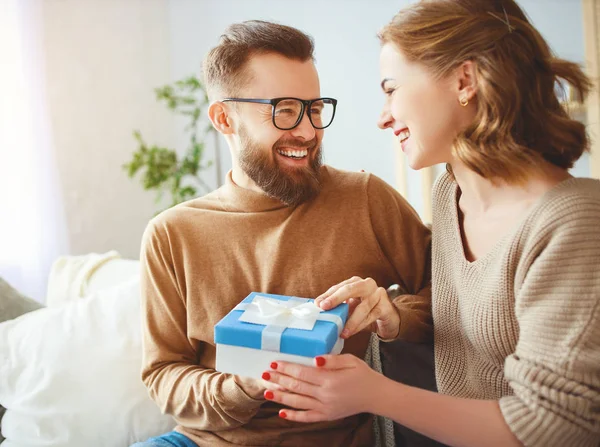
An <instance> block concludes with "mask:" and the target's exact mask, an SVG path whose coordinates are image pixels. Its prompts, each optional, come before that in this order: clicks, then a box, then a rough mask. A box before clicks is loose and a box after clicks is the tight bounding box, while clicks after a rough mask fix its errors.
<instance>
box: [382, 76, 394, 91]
mask: <svg viewBox="0 0 600 447" xmlns="http://www.w3.org/2000/svg"><path fill="white" fill-rule="evenodd" d="M388 81H393V79H392V78H385V79H384V80H383V81H381V90H385V83H386V82H388Z"/></svg>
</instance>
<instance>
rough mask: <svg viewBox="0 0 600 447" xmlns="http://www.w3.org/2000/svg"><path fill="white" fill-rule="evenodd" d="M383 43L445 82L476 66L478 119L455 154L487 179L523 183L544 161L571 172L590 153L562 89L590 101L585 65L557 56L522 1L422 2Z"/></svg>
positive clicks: (403, 14)
mask: <svg viewBox="0 0 600 447" xmlns="http://www.w3.org/2000/svg"><path fill="white" fill-rule="evenodd" d="M379 37H380V40H381V42H382V44H386V43H391V44H393V45H395V46H396V47H397V48H398V49H399V50H400V51H401V52H402V54H403V55H404V57H406V58H407V59H408V60H409V61H412V62H416V63H419V64H421V65H423V66H425V67H426V68H427V69H428V70H429V71H430V72H431V73H432V74H433V75H434V76H435V77H436V78H438V79H439V78H443V77H445V76H446V75H448V74H450V72H451V71H452V70H453V69H455V68H457V67H458V66H460V64H462V63H463V62H465V61H472V62H474V65H475V70H476V81H477V87H478V89H477V94H476V106H477V115H476V117H475V119H474V121H473V122H472V123H471V125H470V126H468V128H466V129H465V130H464V131H463V132H461V133H460V135H459V136H458V138H457V139H456V141H455V144H454V146H453V151H454V155H455V156H456V157H457V158H458V159H460V160H461V161H462V162H463V163H464V164H465V165H466V166H467V167H469V168H470V169H471V170H473V171H475V172H477V173H478V174H480V175H481V176H483V177H485V178H488V179H498V178H501V179H503V180H505V181H507V182H511V183H519V182H522V181H524V180H525V179H526V178H527V176H528V173H529V172H530V171H531V169H534V168H535V167H536V166H539V162H540V160H541V159H544V160H547V161H548V162H550V163H552V164H554V165H556V166H559V167H561V168H564V169H569V168H571V167H572V166H573V163H574V162H575V161H576V160H577V159H578V158H579V157H580V156H581V155H582V153H583V152H584V151H587V150H589V141H588V136H587V134H586V130H585V126H584V125H583V124H582V123H581V122H579V121H576V120H574V119H572V118H571V117H569V115H568V113H567V111H566V110H565V108H564V107H563V105H562V104H561V103H560V102H559V100H558V97H557V94H556V86H557V81H559V80H562V81H566V82H567V83H568V84H570V85H571V87H572V88H573V89H575V92H576V93H577V96H578V97H579V98H580V99H581V100H582V101H583V100H584V99H585V97H586V96H587V94H588V92H589V90H590V88H591V83H590V80H589V79H588V77H587V76H586V75H585V74H584V73H583V71H582V70H581V68H580V67H579V66H578V65H577V64H575V63H572V62H568V61H566V60H562V59H558V58H556V57H554V55H553V54H552V51H551V50H550V48H549V46H548V44H547V43H546V41H545V40H544V39H543V38H542V36H541V35H540V33H539V32H538V31H537V30H536V29H535V28H534V27H533V25H532V24H531V23H530V22H529V20H528V18H527V17H526V15H525V14H524V13H523V11H522V10H521V8H520V7H519V6H518V5H517V4H516V3H515V2H514V1H512V0H425V1H421V2H419V3H416V4H414V5H412V6H410V7H408V8H406V9H403V10H402V11H400V12H399V13H398V14H397V15H396V16H395V17H394V18H393V19H392V21H391V22H390V23H389V24H388V25H387V26H385V27H384V28H383V30H382V31H381V32H380V34H379ZM457 100H458V99H457Z"/></svg>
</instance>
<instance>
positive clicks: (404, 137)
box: [398, 129, 410, 143]
mask: <svg viewBox="0 0 600 447" xmlns="http://www.w3.org/2000/svg"><path fill="white" fill-rule="evenodd" d="M409 137H410V130H408V129H407V130H403V131H402V132H400V133H399V134H398V138H400V143H404V142H405V141H406V140H408V138H409Z"/></svg>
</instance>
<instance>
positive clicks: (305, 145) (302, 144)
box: [273, 137, 317, 149]
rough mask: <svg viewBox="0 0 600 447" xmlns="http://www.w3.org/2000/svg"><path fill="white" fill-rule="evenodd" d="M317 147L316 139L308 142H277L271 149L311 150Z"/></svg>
mask: <svg viewBox="0 0 600 447" xmlns="http://www.w3.org/2000/svg"><path fill="white" fill-rule="evenodd" d="M316 146H317V138H316V137H315V138H313V139H312V140H309V141H304V140H279V141H277V142H275V144H274V145H273V149H279V148H281V147H289V148H299V149H311V148H314V147H316Z"/></svg>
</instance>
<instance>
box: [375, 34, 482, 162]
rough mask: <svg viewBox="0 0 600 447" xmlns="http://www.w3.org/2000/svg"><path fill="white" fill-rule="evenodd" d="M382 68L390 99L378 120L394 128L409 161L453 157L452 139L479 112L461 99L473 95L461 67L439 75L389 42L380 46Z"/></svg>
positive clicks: (385, 91)
mask: <svg viewBox="0 0 600 447" xmlns="http://www.w3.org/2000/svg"><path fill="white" fill-rule="evenodd" d="M380 70H381V79H382V82H381V87H382V89H383V91H384V93H385V95H386V100H385V105H384V107H383V111H382V113H381V117H380V118H379V123H378V125H379V127H380V128H381V129H386V128H388V127H389V128H390V129H392V130H393V131H394V134H395V136H396V138H398V139H399V140H400V145H401V147H402V151H403V152H404V153H405V154H406V157H407V159H408V164H409V166H410V167H411V168H413V169H421V168H424V167H427V166H432V165H435V164H438V163H449V162H451V159H452V143H453V141H454V139H455V138H456V135H457V134H458V133H459V132H460V131H461V130H462V129H463V128H464V126H465V125H466V124H467V123H468V120H469V118H470V119H472V118H473V116H474V105H472V104H469V105H467V106H466V107H462V106H461V105H460V102H459V99H462V98H466V99H469V96H468V95H467V93H466V90H465V86H464V85H463V84H464V82H463V80H462V79H461V75H460V73H459V70H457V71H456V73H453V74H452V75H450V76H447V77H446V78H444V79H435V78H434V77H433V76H432V75H431V74H430V73H429V72H428V70H426V69H425V67H423V66H422V65H420V64H418V63H414V62H409V61H407V60H406V59H405V57H404V56H403V55H402V53H401V52H400V51H399V50H398V49H397V47H396V46H394V45H392V44H389V43H387V44H385V45H383V47H382V48H381V55H380Z"/></svg>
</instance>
